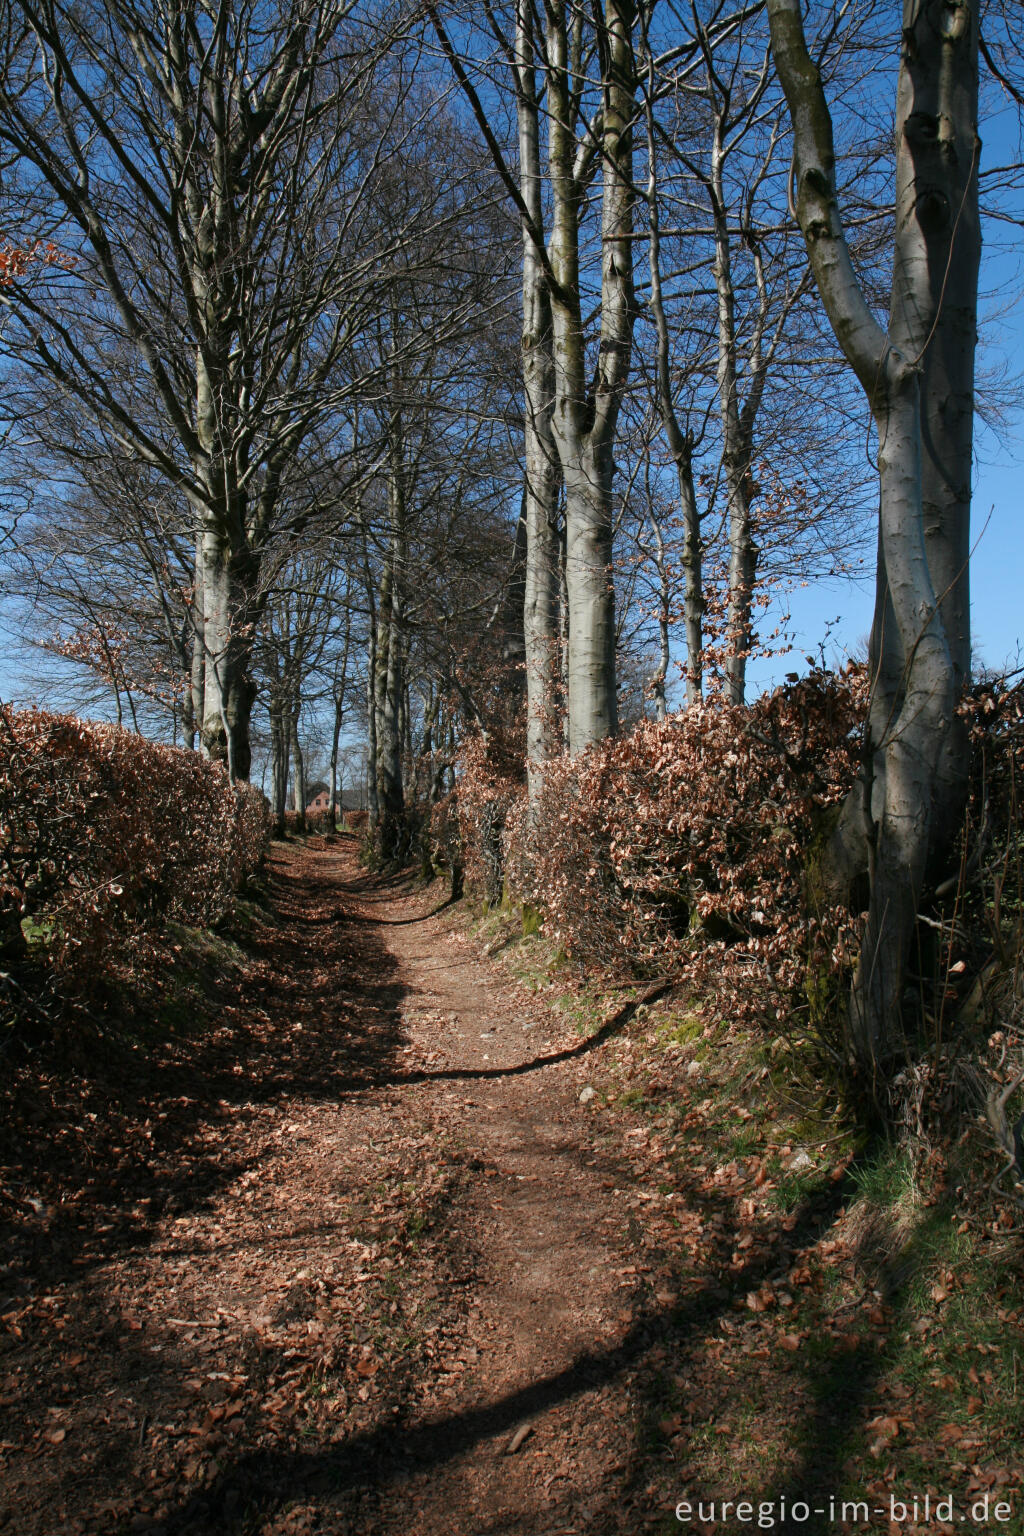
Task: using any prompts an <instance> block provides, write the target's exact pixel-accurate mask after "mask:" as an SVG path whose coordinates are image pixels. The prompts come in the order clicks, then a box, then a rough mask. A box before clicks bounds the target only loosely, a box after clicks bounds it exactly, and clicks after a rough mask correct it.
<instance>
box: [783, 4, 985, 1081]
mask: <svg viewBox="0 0 1024 1536" xmlns="http://www.w3.org/2000/svg"><path fill="white" fill-rule="evenodd" d="M768 11H769V18H770V22H771V34H772V50H773V53H774V57H775V61H776V65H777V68H778V71H779V76H780V79H781V80H782V84H783V88H784V90H785V93H786V98H787V101H788V103H789V109H790V114H791V117H792V121H793V128H794V141H795V160H794V174H795V186H796V207H797V215H798V218H799V221H800V225H801V228H802V230H803V233H804V237H805V240H806V243H807V249H808V255H809V257H810V261H811V266H812V269H813V271H814V276H815V280H816V282H817V285H818V289H819V292H820V294H821V298H822V302H823V304H824V306H825V309H826V311H827V313H828V316H829V320H830V322H831V324H832V328H833V330H834V332H835V334H836V337H837V339H838V341H839V343H840V345H841V346H842V348H843V351H844V353H845V354H846V357H847V359H848V361H849V362H850V364H851V366H852V367H853V368H854V370H855V371H856V373H857V376H858V378H859V379H860V382H861V384H862V386H863V388H864V390H865V393H866V394H867V397H868V400H869V402H870V405H871V409H872V413H873V416H874V420H875V424H876V427H877V431H878V443H879V449H878V465H879V486H880V502H879V529H880V534H879V566H878V584H877V590H878V597H877V601H876V615H875V626H874V631H873V635H872V662H873V664H874V667H873V674H872V698H871V709H870V718H869V729H868V739H867V744H866V751H865V764H864V781H863V783H862V785H861V786H860V787H859V790H858V791H857V792H856V795H855V799H854V801H853V802H852V804H853V807H854V809H853V814H851V815H850V816H848V817H847V818H845V828H846V832H847V835H850V833H851V831H853V830H859V832H860V835H861V837H862V839H863V844H864V846H865V849H866V852H867V855H868V858H867V863H868V869H869V879H870V900H869V908H868V917H867V922H866V926H865V930H864V934H863V940H862V945H861V953H860V959H859V962H858V966H857V971H856V975H855V978H854V983H853V989H852V996H851V1002H850V1041H851V1047H852V1052H853V1055H854V1057H855V1058H856V1060H857V1061H858V1062H859V1064H860V1065H861V1067H862V1068H864V1070H865V1071H866V1072H867V1073H869V1074H871V1075H872V1077H874V1076H876V1075H878V1074H879V1073H881V1072H884V1071H885V1070H886V1066H887V1063H888V1062H889V1061H890V1060H891V1058H892V1056H893V1054H894V1052H895V1050H896V1048H897V1046H898V1043H899V1040H900V1030H901V1023H902V1008H903V1001H904V985H905V976H906V962H907V956H908V951H909V946H910V941H911V937H912V934H913V931H914V927H915V923H916V920H917V913H918V910H919V906H920V902H921V897H922V891H923V887H924V882H925V877H926V871H927V869H928V865H929V862H930V860H932V859H933V858H934V857H935V855H936V852H937V850H938V849H940V848H941V847H942V845H943V844H944V843H945V841H946V839H947V838H948V836H949V834H950V830H951V826H953V825H955V821H956V818H957V816H958V815H959V812H960V811H961V809H962V804H963V793H964V787H965V766H966V765H961V764H960V763H959V762H957V757H958V751H957V747H958V740H957V726H956V720H955V713H954V711H955V708H956V703H957V697H958V693H959V690H960V688H961V686H962V683H963V680H964V678H965V676H966V672H967V667H968V665H969V625H968V614H967V596H968V587H967V579H968V578H967V551H968V537H969V535H968V518H969V509H970V475H971V443H972V428H973V379H974V347H975V328H976V316H977V281H978V264H979V258H980V235H979V219H978V176H977V172H978V156H979V139H978V130H977V112H978V28H979V18H978V10H977V5H976V3H971V0H955V3H952V0H905V3H904V6H903V29H902V34H901V58H900V72H899V82H898V88H897V102H896V134H897V168H896V211H895V250H894V263H893V289H892V300H891V306H890V318H889V327H888V331H887V332H883V331H882V329H881V327H880V326H879V325H878V323H877V321H876V320H875V318H874V315H873V314H872V312H871V310H870V308H869V306H868V304H867V303H866V301H865V299H864V295H863V293H862V292H861V289H860V287H859V284H858V281H857V278H856V275H855V273H854V271H853V266H852V263H851V261H850V255H849V250H848V247H847V244H846V239H845V235H844V232H843V227H842V222H841V219H840V216H839V212H838V207H837V200H836V188H835V175H834V148H833V138H832V123H831V118H830V116H829V111H828V106H827V103H826V100H825V95H824V91H823V88H822V84H821V79H820V76H819V73H818V71H817V68H816V67H815V65H814V64H813V62H812V60H811V58H810V55H809V53H808V50H807V46H806V41H805V38H804V33H803V21H802V13H801V5H800V0H768ZM947 427H948V432H947Z"/></svg>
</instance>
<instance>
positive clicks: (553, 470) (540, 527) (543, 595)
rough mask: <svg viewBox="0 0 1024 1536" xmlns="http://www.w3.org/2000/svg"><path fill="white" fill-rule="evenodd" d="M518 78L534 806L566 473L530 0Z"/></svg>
mask: <svg viewBox="0 0 1024 1536" xmlns="http://www.w3.org/2000/svg"><path fill="white" fill-rule="evenodd" d="M515 82H516V113H517V125H518V135H519V178H520V190H521V194H522V201H523V205H524V209H525V213H524V215H523V216H522V217H521V225H522V239H523V282H522V296H523V329H522V368H523V396H524V404H525V418H524V422H523V437H524V442H523V459H524V485H523V518H524V521H525V524H526V562H525V564H526V570H525V582H524V594H523V643H524V653H525V654H524V662H525V667H526V772H527V786H528V791H527V792H528V796H529V803H530V806H531V807H535V806H536V804H537V799H538V796H539V794H540V788H541V783H542V775H541V772H540V768H541V765H542V764H543V763H545V762H546V761H547V760H548V759H549V758H551V757H553V756H555V755H556V754H557V753H558V751H559V748H560V742H559V739H558V718H557V678H558V638H559V637H558V598H559V584H558V496H559V488H560V474H559V466H558V457H557V450H556V448H555V441H554V437H553V434H552V422H551V418H552V411H553V408H554V353H553V330H552V321H551V296H550V292H549V289H548V281H547V273H546V271H545V265H544V263H543V261H542V260H541V257H540V253H539V252H538V250H537V246H536V243H535V240H534V238H533V237H532V235H531V230H530V221H532V224H533V227H534V229H537V230H539V229H542V228H543V223H544V211H543V205H542V199H541V185H542V182H541V148H540V139H541V135H540V103H539V99H538V91H537V73H536V67H535V41H534V34H533V7H532V5H531V3H530V0H517V4H516V40H515Z"/></svg>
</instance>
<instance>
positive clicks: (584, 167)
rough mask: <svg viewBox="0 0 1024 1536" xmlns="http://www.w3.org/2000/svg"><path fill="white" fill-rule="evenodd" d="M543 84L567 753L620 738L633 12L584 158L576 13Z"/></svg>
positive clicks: (614, 33)
mask: <svg viewBox="0 0 1024 1536" xmlns="http://www.w3.org/2000/svg"><path fill="white" fill-rule="evenodd" d="M546 14H547V35H546V83H547V93H548V111H549V130H548V161H549V169H550V177H551V197H552V217H551V236H550V239H549V241H548V260H549V263H550V269H551V275H552V283H551V312H552V328H553V333H554V363H555V368H554V374H555V379H554V383H555V408H554V412H553V416H552V430H553V434H554V439H555V444H556V446H557V449H558V456H559V460H560V462H561V467H562V481H563V484H564V486H565V526H566V539H565V585H566V594H567V599H568V605H569V654H568V701H567V702H568V716H569V751H570V753H573V754H575V753H578V752H581V751H583V750H584V748H586V747H588V746H591V745H593V744H594V743H595V742H598V741H601V740H603V739H604V738H605V737H606V736H613V735H614V734H615V732H616V730H617V728H618V704H617V697H616V669H615V589H614V581H613V573H612V542H613V525H614V508H613V481H614V473H615V465H614V459H613V450H614V444H615V428H616V424H617V421H618V416H619V409H620V406H621V403H622V397H623V393H624V390H625V386H626V382H627V379H628V377H629V368H630V355H631V349H632V338H633V323H634V319H635V314H636V300H635V296H634V291H633V201H634V187H633V130H632V124H633V115H634V107H635V97H636V86H637V80H636V71H635V64H634V59H633V24H634V17H635V8H634V6H633V4H632V3H631V0H605V4H604V7H603V14H602V16H601V21H600V32H601V37H600V48H599V54H600V57H601V59H602V79H601V87H602V104H601V111H600V115H599V121H598V122H597V123H596V124H591V125H590V126H589V128H588V130H587V134H586V137H585V139H584V143H583V145H582V146H580V145H579V144H578V142H577V136H576V133H575V131H574V123H575V116H576V107H575V103H574V98H575V79H576V76H577V75H578V74H579V72H580V63H579V59H578V58H577V57H574V49H573V47H572V45H571V44H572V42H574V41H575V39H574V38H573V37H572V25H571V22H570V17H569V7H568V6H567V5H566V4H565V3H564V0H562V3H558V4H554V5H550V6H548V7H547V12H546ZM598 161H599V163H600V167H601V325H600V345H599V350H598V356H597V362H596V367H595V371H594V378H593V380H592V381H591V380H589V379H588V377H587V358H586V348H585V342H584V328H583V313H582V295H581V288H580V218H581V212H582V203H583V196H584V192H585V190H586V186H587V184H588V182H589V179H590V177H591V176H592V175H593V173H594V166H595V163H596V162H598Z"/></svg>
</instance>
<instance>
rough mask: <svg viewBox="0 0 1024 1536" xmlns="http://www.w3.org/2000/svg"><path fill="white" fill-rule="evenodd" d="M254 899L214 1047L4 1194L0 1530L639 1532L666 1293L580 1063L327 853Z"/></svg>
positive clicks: (426, 898) (562, 1033) (204, 1045)
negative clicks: (645, 1430) (11, 1223)
mask: <svg viewBox="0 0 1024 1536" xmlns="http://www.w3.org/2000/svg"><path fill="white" fill-rule="evenodd" d="M270 890H271V901H272V906H273V911H274V913H275V914H276V918H275V921H273V922H270V923H266V924H264V923H258V924H254V925H253V928H252V931H251V933H250V935H249V937H248V938H247V941H246V948H247V950H248V951H249V952H250V954H251V956H252V963H251V964H247V965H245V966H240V967H239V973H238V976H237V992H236V991H234V990H233V991H232V994H231V995H229V996H226V997H225V999H224V1004H223V1008H222V1010H221V1013H220V1016H219V1019H218V1021H217V1025H216V1027H214V1028H211V1029H210V1030H209V1031H208V1033H207V1034H206V1035H205V1036H203V1037H202V1038H200V1039H198V1040H196V1039H191V1040H188V1041H182V1042H181V1043H180V1044H172V1045H170V1046H168V1047H167V1048H166V1049H162V1048H161V1046H159V1045H155V1046H153V1047H152V1048H151V1049H150V1050H149V1051H148V1052H147V1053H139V1054H137V1056H136V1058H135V1060H134V1061H133V1062H132V1063H129V1066H128V1068H127V1069H126V1070H125V1072H124V1073H123V1074H122V1076H121V1077H120V1079H119V1080H116V1081H113V1082H111V1083H107V1084H106V1085H101V1086H100V1089H99V1092H100V1095H101V1097H102V1096H103V1095H106V1096H108V1097H110V1096H113V1097H115V1098H118V1099H119V1100H120V1102H119V1103H118V1106H117V1114H118V1115H119V1116H120V1120H119V1127H120V1129H119V1130H118V1129H117V1128H116V1127H115V1130H114V1131H113V1132H112V1133H111V1137H110V1138H108V1141H107V1142H105V1143H104V1144H103V1145H102V1146H101V1147H100V1146H97V1147H93V1148H91V1149H90V1147H89V1146H88V1145H87V1146H86V1147H85V1150H84V1152H83V1149H82V1147H80V1146H78V1144H77V1143H74V1144H73V1145H72V1146H71V1147H69V1149H68V1153H67V1156H66V1158H65V1163H64V1164H62V1163H61V1160H60V1158H61V1151H60V1147H59V1145H58V1146H57V1147H56V1148H55V1149H54V1151H53V1157H54V1159H55V1161H54V1163H53V1166H52V1168H51V1169H50V1172H49V1175H48V1182H47V1181H42V1182H41V1183H40V1185H39V1192H38V1193H37V1194H36V1195H35V1196H33V1195H32V1194H31V1193H30V1192H29V1193H28V1195H27V1198H26V1201H25V1202H24V1205H25V1210H26V1211H27V1212H28V1215H27V1216H26V1219H25V1221H24V1222H23V1223H22V1225H21V1228H20V1229H19V1231H18V1233H17V1242H16V1243H15V1245H14V1247H13V1248H12V1250H11V1252H12V1254H13V1261H12V1263H11V1264H10V1265H8V1266H7V1267H6V1270H5V1272H4V1274H3V1277H2V1280H0V1318H2V1321H3V1323H4V1325H5V1328H6V1332H5V1334H4V1336H3V1346H2V1347H3V1353H2V1355H0V1412H2V1420H0V1441H2V1447H0V1449H2V1454H3V1458H4V1465H3V1475H4V1479H5V1489H4V1494H3V1496H2V1499H0V1528H4V1529H10V1530H12V1531H17V1532H18V1536H54V1533H56V1532H60V1533H62V1536H64V1533H67V1536H93V1533H97V1536H99V1533H101V1532H102V1533H108V1532H121V1531H126V1532H127V1531H131V1532H148V1533H150V1536H186V1533H195V1536H201V1533H206V1532H211V1533H212V1532H238V1533H260V1536H277V1533H285V1532H290V1533H304V1532H311V1533H312V1532H323V1533H337V1536H341V1533H346V1536H348V1533H351V1536H374V1533H377V1532H381V1533H390V1532H394V1533H398V1532H401V1533H403V1536H442V1533H446V1536H484V1533H494V1536H499V1533H501V1536H527V1533H529V1536H556V1533H557V1536H570V1533H583V1532H594V1533H605V1532H607V1533H613V1532H619V1531H622V1532H625V1531H635V1530H636V1529H638V1528H639V1527H641V1526H645V1525H648V1524H650V1525H652V1526H654V1525H659V1526H664V1524H665V1522H666V1519H668V1518H670V1516H671V1507H672V1506H671V1503H667V1502H666V1501H665V1500H664V1499H660V1500H659V1501H658V1502H656V1503H654V1504H651V1503H650V1502H649V1500H648V1499H647V1495H646V1494H645V1489H644V1476H645V1473H644V1461H645V1457H644V1454H643V1452H641V1451H640V1450H638V1448H637V1447H638V1443H639V1442H638V1439H637V1433H636V1431H637V1424H636V1423H635V1422H634V1421H635V1418H636V1414H635V1404H634V1401H633V1396H632V1375H633V1372H634V1369H635V1367H636V1365H637V1362H638V1361H639V1360H640V1358H641V1357H642V1356H643V1355H644V1354H645V1352H647V1351H648V1350H649V1349H650V1348H651V1347H652V1346H653V1345H655V1344H656V1336H657V1325H656V1324H653V1325H652V1324H651V1323H650V1318H651V1317H652V1316H653V1315H654V1312H656V1311H657V1310H658V1309H659V1308H662V1309H663V1308H664V1306H666V1305H667V1304H669V1303H671V1301H672V1300H673V1297H672V1296H671V1295H659V1296H657V1298H655V1296H654V1295H653V1293H652V1290H651V1285H652V1283H653V1282H652V1281H651V1280H650V1279H649V1278H644V1274H645V1272H646V1276H648V1277H649V1276H650V1274H651V1269H650V1265H649V1264H638V1262H637V1255H636V1251H635V1250H636V1246H637V1239H638V1232H637V1221H636V1216H635V1214H633V1211H634V1206H635V1202H633V1203H628V1202H627V1201H626V1200H625V1199H624V1198H622V1196H623V1195H624V1194H625V1193H626V1191H625V1190H624V1189H623V1187H622V1184H623V1182H624V1179H625V1178H626V1177H628V1175H625V1176H623V1175H622V1174H621V1166H620V1165H619V1164H618V1163H617V1162H616V1159H615V1158H614V1157H613V1156H611V1155H609V1154H607V1153H604V1154H602V1153H599V1152H598V1150H597V1149H596V1148H595V1145H594V1144H593V1139H592V1134H591V1125H590V1121H591V1119H592V1117H591V1116H589V1115H588V1113H587V1111H586V1109H585V1108H584V1107H583V1106H581V1105H580V1103H579V1101H578V1100H579V1093H580V1089H581V1087H582V1086H583V1084H584V1083H585V1082H586V1081H587V1076H586V1073H587V1069H588V1063H589V1057H588V1047H587V1046H586V1045H585V1044H584V1043H582V1042H581V1040H580V1037H579V1035H578V1034H575V1033H571V1034H570V1035H569V1036H568V1037H567V1036H566V1026H565V1024H564V1022H562V1021H561V1020H560V1019H559V1018H558V1017H557V1016H556V1015H555V1014H554V1012H553V1011H551V1010H549V1009H548V1008H547V1007H546V1006H545V1005H544V1004H543V1003H541V1002H540V1001H539V1000H538V999H537V998H536V997H535V996H534V995H533V994H532V993H530V992H529V991H526V990H524V989H519V988H517V987H516V986H515V985H514V984H513V983H511V982H510V981H509V980H508V979H507V978H505V977H503V976H501V975H500V974H499V973H498V972H497V970H496V969H495V967H494V966H493V964H492V963H490V962H489V961H488V959H487V958H486V956H484V955H483V954H482V953H481V951H480V943H479V941H478V940H477V941H474V940H473V939H472V938H471V937H470V936H469V935H468V934H467V932H466V928H465V921H464V918H462V917H461V916H459V915H458V914H457V913H456V912H455V911H453V910H452V909H450V908H448V907H443V906H442V907H440V908H438V906H437V900H438V898H437V893H436V888H435V889H434V890H428V891H426V892H423V891H414V890H412V888H411V887H409V886H408V885H407V884H405V883H403V882H401V881H397V880H393V881H390V882H389V881H387V880H380V879H377V878H374V877H371V876H369V875H367V874H366V872H365V871H364V870H362V869H361V867H360V866H359V865H358V863H357V861H356V858H355V853H354V849H353V845H352V844H351V843H349V842H348V841H347V840H345V841H343V842H341V843H340V844H339V843H336V842H334V843H327V844H322V845H320V846H318V845H317V843H316V841H312V842H311V843H309V844H307V845H305V846H287V847H280V846H277V847H275V849H274V852H273V855H272V858H271V870H270ZM626 1011H628V1009H627V1010H626ZM546 1057H554V1058H555V1059H554V1060H553V1061H551V1062H549V1063H548V1064H544V1058H546ZM79 1108H80V1112H81V1116H82V1122H83V1124H85V1125H87V1124H89V1123H90V1121H89V1116H90V1115H91V1116H92V1121H93V1122H95V1121H96V1119H97V1115H96V1111H95V1109H90V1108H89V1107H88V1105H87V1101H86V1099H85V1097H84V1096H83V1099H82V1102H81V1104H80V1106H79ZM101 1118H102V1117H101ZM29 1119H31V1115H29ZM76 1170H77V1174H78V1177H77V1178H76ZM76 1184H77V1185H79V1186H80V1188H78V1189H77V1191H76V1188H75V1186H76ZM37 1207H38V1209H37ZM652 1309H653V1310H652ZM650 1492H651V1493H652V1494H653V1492H654V1490H653V1488H652V1489H651V1490H650ZM5 1517H6V1518H5Z"/></svg>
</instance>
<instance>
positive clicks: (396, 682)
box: [373, 412, 407, 859]
mask: <svg viewBox="0 0 1024 1536" xmlns="http://www.w3.org/2000/svg"><path fill="white" fill-rule="evenodd" d="M389 450H390V451H389V463H388V515H389V520H390V524H391V540H390V545H389V548H388V553H387V556H386V559H385V564H384V569H383V571H382V573H381V578H380V588H379V593H378V597H377V604H376V630H377V638H376V655H375V659H374V671H373V707H374V733H373V746H374V776H375V781H376V801H377V814H376V820H375V831H376V839H377V845H378V848H379V851H380V854H381V856H382V857H383V858H384V859H393V858H394V857H395V856H396V855H397V854H398V852H399V850H400V848H401V845H402V841H403V837H404V833H405V820H406V805H405V786H404V783H403V779H402V704H403V698H404V694H405V666H404V662H405V638H406V637H405V626H404V579H405V565H406V558H407V547H406V519H405V512H406V508H405V486H404V471H405V466H404V463H403V435H402V428H401V421H400V419H399V415H398V413H397V412H394V413H393V415H392V420H391V424H390V444H389Z"/></svg>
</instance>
